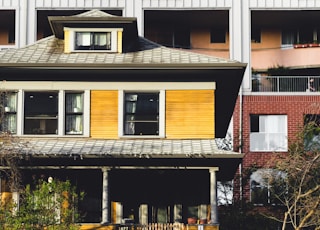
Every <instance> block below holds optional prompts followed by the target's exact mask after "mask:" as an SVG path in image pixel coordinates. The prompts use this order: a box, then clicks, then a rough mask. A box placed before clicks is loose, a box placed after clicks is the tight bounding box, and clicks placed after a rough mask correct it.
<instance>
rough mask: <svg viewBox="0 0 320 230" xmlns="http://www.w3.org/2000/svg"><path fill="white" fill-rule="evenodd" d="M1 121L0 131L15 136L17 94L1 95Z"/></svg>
mask: <svg viewBox="0 0 320 230" xmlns="http://www.w3.org/2000/svg"><path fill="white" fill-rule="evenodd" d="M1 109H2V111H1V121H0V124H1V126H0V129H1V131H3V132H10V133H12V134H15V133H16V132H17V93H16V92H2V93H1Z"/></svg>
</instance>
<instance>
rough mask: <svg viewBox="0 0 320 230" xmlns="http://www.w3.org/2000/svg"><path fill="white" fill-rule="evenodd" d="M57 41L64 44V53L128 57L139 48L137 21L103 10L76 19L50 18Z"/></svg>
mask: <svg viewBox="0 0 320 230" xmlns="http://www.w3.org/2000/svg"><path fill="white" fill-rule="evenodd" d="M48 19H49V23H50V25H51V28H52V31H53V34H54V36H55V37H57V38H59V39H63V40H64V52H65V53H73V52H107V53H126V52H131V51H135V50H136V47H137V44H138V31H137V20H136V18H129V17H120V16H114V15H111V14H108V13H105V12H102V11H100V10H91V11H89V12H86V13H83V14H78V15H74V16H50V17H48Z"/></svg>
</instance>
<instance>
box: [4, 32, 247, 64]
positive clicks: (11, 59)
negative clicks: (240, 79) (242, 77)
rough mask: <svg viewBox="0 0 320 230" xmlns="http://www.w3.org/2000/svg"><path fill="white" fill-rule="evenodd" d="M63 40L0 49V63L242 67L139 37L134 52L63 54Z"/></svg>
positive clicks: (45, 40) (41, 41)
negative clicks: (137, 45)
mask: <svg viewBox="0 0 320 230" xmlns="http://www.w3.org/2000/svg"><path fill="white" fill-rule="evenodd" d="M63 50H64V40H62V39H58V38H56V37H54V36H50V37H47V38H44V39H41V40H39V41H37V42H36V43H34V44H32V45H29V46H26V47H23V48H20V49H8V50H4V51H1V52H0V66H29V67H31V66H34V67H35V66H48V67H50V66H57V67H58V66H74V67H77V66H83V67H84V66H88V67H90V68H95V67H110V66H112V67H115V66H120V67H121V68H122V67H123V66H124V65H125V66H137V67H138V66H145V67H146V66H159V65H161V66H163V67H168V66H173V67H174V66H175V67H179V66H180V67H182V66H184V67H186V68H187V67H195V66H199V67H201V66H211V67H216V66H224V67H231V66H235V67H244V66H245V65H244V64H243V63H240V62H237V61H233V60H229V59H225V58H219V57H214V56H209V55H203V54H198V53H193V52H191V51H185V50H180V49H172V48H167V47H164V46H161V45H159V44H156V43H154V42H151V41H149V40H147V39H145V38H142V37H140V38H139V47H138V49H137V50H136V51H135V52H128V53H121V54H120V53H106V52H75V53H64V52H63Z"/></svg>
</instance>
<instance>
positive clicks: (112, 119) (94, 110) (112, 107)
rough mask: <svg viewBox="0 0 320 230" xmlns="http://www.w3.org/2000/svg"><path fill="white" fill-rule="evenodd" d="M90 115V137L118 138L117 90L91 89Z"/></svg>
mask: <svg viewBox="0 0 320 230" xmlns="http://www.w3.org/2000/svg"><path fill="white" fill-rule="evenodd" d="M90 117H91V121H90V123H91V131H90V132H91V137H92V138H111V139H116V138H118V91H117V90H109V91H103V90H101V91H92V92H91V116H90Z"/></svg>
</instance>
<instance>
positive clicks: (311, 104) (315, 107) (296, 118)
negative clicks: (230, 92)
mask: <svg viewBox="0 0 320 230" xmlns="http://www.w3.org/2000/svg"><path fill="white" fill-rule="evenodd" d="M251 114H259V115H280V114H283V115H287V116H288V140H289V143H290V141H294V138H295V136H296V134H297V132H298V131H299V129H300V128H299V127H301V126H302V125H303V119H304V114H320V95H313V96H310V95H307V96H301V95H299V96H298V95H292V96H289V95H288V96H284V95H270V96H268V95H261V96H256V95H255V96H243V97H242V148H240V140H239V139H240V138H239V137H240V122H239V119H240V98H238V100H237V103H236V107H235V110H234V117H233V119H234V120H233V124H234V128H233V131H234V147H235V151H241V152H242V153H244V154H245V156H244V158H243V163H242V167H243V170H242V171H243V172H244V171H246V170H247V169H248V168H251V167H252V166H253V165H255V166H258V167H264V166H266V164H270V162H271V158H272V157H273V156H274V153H271V152H250V151H249V147H250V146H249V136H250V115H251ZM238 176H239V174H238V175H237V176H236V180H235V187H236V188H235V196H236V197H237V196H238V195H239V194H237V193H238V192H239V191H237V187H238V186H239V181H238V180H237V178H238ZM244 181H245V180H244ZM243 196H244V198H247V199H249V197H250V188H249V186H248V185H247V186H245V187H244V189H243Z"/></svg>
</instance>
